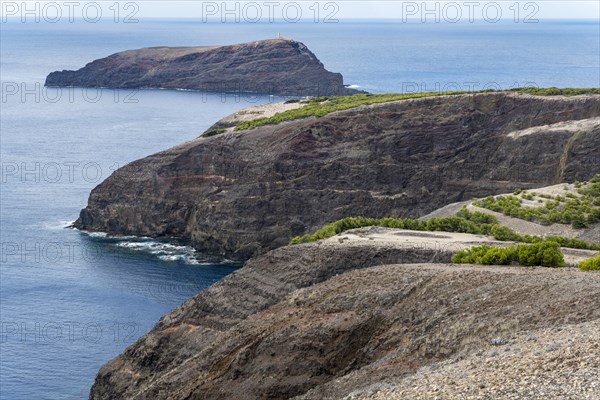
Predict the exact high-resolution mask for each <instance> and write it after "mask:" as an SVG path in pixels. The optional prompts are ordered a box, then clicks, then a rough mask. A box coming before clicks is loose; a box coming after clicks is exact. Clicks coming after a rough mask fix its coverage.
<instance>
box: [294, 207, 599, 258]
mask: <svg viewBox="0 0 600 400" xmlns="http://www.w3.org/2000/svg"><path fill="white" fill-rule="evenodd" d="M366 226H380V227H385V228H394V229H410V230H414V231H442V232H460V233H471V234H476V235H487V236H493V237H494V238H495V239H497V240H503V241H513V242H524V243H539V242H544V241H548V240H551V241H553V242H555V243H558V244H559V245H560V246H562V247H569V248H575V249H587V250H600V245H597V244H594V243H588V242H586V241H583V240H580V239H571V238H567V237H563V236H545V237H542V236H534V235H520V234H518V233H516V232H515V231H513V230H512V229H510V228H507V227H505V226H502V225H499V224H498V220H497V219H496V217H494V216H493V215H489V214H485V213H482V212H478V211H476V212H471V211H469V210H467V209H466V208H463V209H461V210H460V211H459V212H458V213H457V216H456V217H442V218H431V219H429V220H426V221H425V220H417V219H410V218H367V217H347V218H343V219H340V220H337V221H335V222H332V223H330V224H328V225H325V226H324V227H323V228H321V229H319V230H317V231H316V232H315V233H313V234H306V235H302V236H296V237H294V238H293V239H292V240H291V241H290V243H289V244H290V245H294V244H299V243H308V242H314V241H317V240H321V239H326V238H329V237H332V236H335V235H337V234H340V233H342V232H345V231H347V230H350V229H356V228H363V227H366Z"/></svg>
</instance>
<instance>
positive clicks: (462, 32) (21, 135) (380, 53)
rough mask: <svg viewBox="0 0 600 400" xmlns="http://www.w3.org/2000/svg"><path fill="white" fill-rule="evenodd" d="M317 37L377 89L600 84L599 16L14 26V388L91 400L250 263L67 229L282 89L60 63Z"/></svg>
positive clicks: (316, 46) (10, 152) (9, 47)
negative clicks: (148, 337) (204, 295)
mask: <svg viewBox="0 0 600 400" xmlns="http://www.w3.org/2000/svg"><path fill="white" fill-rule="evenodd" d="M279 32H280V33H281V34H282V35H283V36H285V37H291V38H293V39H296V40H299V41H302V42H304V43H305V44H306V45H307V46H308V47H309V48H310V49H311V50H312V51H313V52H314V53H315V54H316V55H317V57H319V59H320V60H321V61H322V62H323V63H324V65H325V66H326V67H327V69H329V70H330V71H334V72H341V73H342V74H343V75H344V77H345V82H346V83H347V84H350V85H353V87H358V88H360V89H363V90H367V91H370V92H375V93H380V92H410V91H431V90H470V89H483V88H511V87H517V86H540V87H543V86H557V87H599V86H600V60H599V58H600V57H599V54H600V39H599V37H600V30H599V24H598V21H591V22H583V21H549V22H543V21H542V22H540V23H538V24H517V23H509V22H503V23H497V24H490V23H483V22H480V23H475V24H466V23H464V24H443V23H442V24H420V23H412V24H403V23H398V22H393V21H385V22H384V21H340V22H339V23H336V24H314V23H310V22H302V23H296V24H291V23H284V22H278V23H273V24H270V23H259V24H220V23H203V22H202V21H200V20H157V19H146V20H140V21H139V23H135V24H122V23H110V22H102V23H97V24H91V23H87V22H85V21H76V22H75V23H58V24H49V23H44V22H41V23H21V22H20V21H19V20H10V19H9V20H7V21H3V22H2V25H1V35H0V40H1V43H0V45H1V54H0V58H1V83H2V99H1V104H0V105H1V109H0V132H1V137H0V157H1V168H2V176H1V181H0V185H1V186H0V188H1V191H0V216H1V226H0V227H1V246H2V247H1V253H0V262H1V264H0V398H2V399H7V400H8V399H11V400H21V399H23V400H30V399H61V400H62V399H84V398H87V395H88V392H89V388H90V386H91V385H92V383H93V380H94V376H95V373H96V372H97V370H98V369H99V368H100V366H101V365H102V364H103V363H105V362H107V361H108V360H110V359H111V358H113V357H115V356H116V355H117V354H119V353H120V352H121V351H122V350H124V349H125V348H126V347H127V346H128V345H129V344H131V343H133V342H134V341H135V340H136V339H137V338H139V337H140V336H141V335H143V334H144V333H145V332H147V331H148V330H149V329H151V327H152V326H153V325H154V324H155V323H156V322H157V321H158V319H159V318H160V317H161V316H162V315H163V314H164V313H166V312H167V311H169V310H170V309H172V308H173V307H176V306H177V305H179V304H181V303H182V302H183V301H184V300H185V299H186V298H189V297H190V296H192V295H193V294H195V293H196V292H198V291H199V290H201V289H203V288H205V287H207V286H208V285H210V284H212V283H213V282H215V281H217V280H219V279H221V278H222V277H224V276H226V275H227V274H229V273H231V272H233V271H235V269H236V268H239V265H235V264H232V263H230V262H227V260H213V259H209V258H205V257H203V255H198V254H195V253H194V251H193V250H192V249H191V248H189V247H187V246H186V245H185V243H180V242H178V241H176V240H165V241H157V240H153V239H149V238H137V237H119V238H115V237H110V236H107V235H104V234H88V233H85V232H80V231H77V230H74V229H67V228H66V226H68V225H69V224H70V223H71V222H72V221H74V220H75V219H76V218H77V216H78V213H79V210H80V209H81V208H83V207H85V205H86V202H87V197H88V195H89V193H90V191H91V190H92V189H93V188H94V187H95V186H96V185H97V184H99V183H100V182H101V181H102V180H104V179H105V178H106V177H108V176H109V175H110V173H111V172H112V171H114V170H115V169H116V168H118V167H120V166H123V165H125V164H127V163H128V162H131V161H133V160H135V159H138V158H141V157H144V156H146V155H149V154H152V153H154V152H157V151H160V150H163V149H166V148H168V147H170V146H173V145H176V144H178V143H181V142H184V141H187V140H192V139H194V138H196V137H197V136H198V135H199V134H200V133H202V132H203V131H204V130H205V129H206V128H208V127H209V126H210V125H212V123H213V122H215V121H216V120H218V119H219V118H221V117H223V116H226V115H228V114H230V113H232V112H234V111H236V110H238V109H241V108H244V107H248V106H251V105H254V104H262V103H267V102H273V101H281V100H283V99H282V98H277V97H271V96H268V95H260V96H259V95H250V94H227V95H221V94H206V93H200V92H192V91H174V90H140V91H136V90H117V91H115V90H109V89H100V90H97V89H90V90H86V89H77V88H74V89H66V88H64V89H44V88H43V82H44V79H45V76H46V75H47V74H48V73H49V72H52V71H55V70H62V69H77V68H80V67H82V66H83V65H85V63H87V62H89V61H91V60H93V59H96V58H99V57H104V56H107V55H109V54H111V53H114V52H117V51H120V50H125V49H130V48H139V47H146V46H157V45H172V46H184V45H214V44H229V43H238V42H245V41H251V40H259V39H267V38H273V37H276V35H277V34H278V33H279Z"/></svg>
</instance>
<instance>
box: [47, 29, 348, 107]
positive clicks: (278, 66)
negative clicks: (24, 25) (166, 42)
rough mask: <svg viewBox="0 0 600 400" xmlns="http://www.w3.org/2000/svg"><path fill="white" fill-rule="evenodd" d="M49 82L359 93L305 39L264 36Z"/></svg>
mask: <svg viewBox="0 0 600 400" xmlns="http://www.w3.org/2000/svg"><path fill="white" fill-rule="evenodd" d="M46 86H82V87H108V88H168V89H192V90H201V91H207V92H236V93H239V92H254V93H266V94H273V95H284V96H286V95H289V96H321V95H332V94H338V95H345V94H351V93H357V91H356V90H353V89H348V88H346V87H345V86H344V82H343V78H342V75H341V74H339V73H333V72H329V71H327V70H326V69H325V67H324V66H323V64H322V63H321V62H320V61H319V60H318V59H317V57H316V56H315V55H314V54H313V53H312V52H311V51H310V50H309V49H308V48H307V47H306V46H305V45H304V44H302V43H300V42H296V41H293V40H288V39H274V40H262V41H257V42H250V43H243V44H237V45H232V46H207V47H150V48H144V49H139V50H128V51H123V52H120V53H116V54H113V55H111V56H108V57H106V58H102V59H99V60H95V61H93V62H91V63H89V64H87V65H86V66H85V67H83V68H81V69H79V70H77V71H67V70H63V71H56V72H52V73H51V74H49V75H48V77H47V78H46Z"/></svg>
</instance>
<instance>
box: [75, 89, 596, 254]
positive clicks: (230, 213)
mask: <svg viewBox="0 0 600 400" xmlns="http://www.w3.org/2000/svg"><path fill="white" fill-rule="evenodd" d="M599 116H600V96H598V95H584V96H572V97H563V96H551V97H550V96H548V97H538V96H531V95H520V94H516V93H483V94H474V95H458V96H441V97H429V98H421V99H412V100H401V101H394V102H389V103H382V104H374V105H369V106H361V107H358V108H354V109H349V110H345V111H338V112H334V113H331V114H328V115H326V116H324V117H320V118H316V117H310V118H306V119H302V120H295V121H289V122H285V123H281V124H279V125H275V126H262V127H259V128H256V129H253V130H247V131H236V132H231V133H223V134H221V135H217V136H214V137H209V138H199V139H197V140H194V141H191V142H188V143H184V144H182V145H180V146H177V147H174V148H172V149H169V150H166V151H163V152H160V153H157V154H154V155H151V156H149V157H146V158H144V159H142V160H138V161H135V162H132V163H130V164H128V165H126V166H125V167H123V168H121V169H119V170H117V171H116V172H115V173H113V174H112V175H111V176H110V177H109V178H108V179H107V180H106V181H104V182H103V183H102V184H101V185H99V186H98V187H96V188H95V189H94V190H93V191H92V193H91V195H90V198H89V203H88V206H87V207H86V208H85V209H84V210H82V212H81V215H80V217H79V219H78V220H77V222H76V224H75V225H76V226H77V227H78V228H82V229H86V230H91V231H106V232H110V233H113V234H135V235H146V236H161V235H167V236H176V237H179V238H183V239H187V240H189V241H190V242H191V243H192V244H193V245H194V246H195V247H196V248H198V249H199V250H201V251H205V252H209V253H218V254H222V255H225V256H227V257H230V258H233V259H240V260H244V259H248V258H249V257H250V256H252V255H255V254H259V253H262V252H265V251H267V250H270V249H274V248H277V247H279V246H282V245H284V244H287V242H288V241H289V239H290V238H291V237H293V236H295V235H298V234H301V233H305V232H307V231H311V230H313V229H315V228H317V227H321V226H322V225H324V224H325V223H328V222H331V221H333V220H336V219H339V218H342V217H346V216H355V215H362V216H369V217H384V216H391V217H419V216H422V215H424V214H426V213H428V212H431V211H433V210H435V209H437V208H439V207H441V206H444V205H446V204H449V203H452V202H458V201H462V200H469V199H471V198H473V197H481V196H487V195H490V194H499V193H506V192H512V191H513V190H514V189H516V188H535V187H541V186H548V185H552V184H558V183H561V182H569V181H574V180H588V179H590V178H591V177H592V176H593V175H594V174H595V173H597V172H598V171H600V157H599V151H598V150H599V149H600V118H599Z"/></svg>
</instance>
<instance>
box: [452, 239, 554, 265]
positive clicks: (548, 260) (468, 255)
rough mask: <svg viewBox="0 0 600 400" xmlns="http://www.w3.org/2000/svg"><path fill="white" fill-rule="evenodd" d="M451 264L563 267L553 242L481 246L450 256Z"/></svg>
mask: <svg viewBox="0 0 600 400" xmlns="http://www.w3.org/2000/svg"><path fill="white" fill-rule="evenodd" d="M452 262H454V263H460V264H483V265H511V264H515V263H516V264H520V265H526V266H534V265H539V266H542V267H551V268H558V267H564V266H565V260H564V256H563V254H562V253H561V252H560V246H559V244H558V243H556V242H553V241H542V242H538V243H533V244H520V245H518V246H514V245H512V246H509V247H497V246H489V245H486V244H483V245H481V246H473V247H471V248H468V249H464V250H460V251H458V252H457V253H455V254H454V255H453V256H452Z"/></svg>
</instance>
